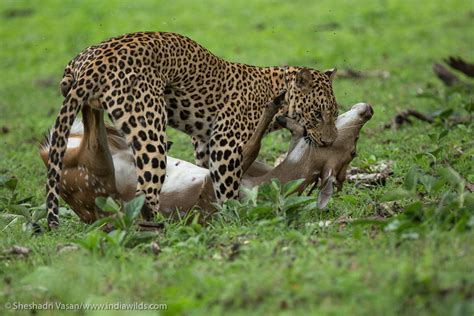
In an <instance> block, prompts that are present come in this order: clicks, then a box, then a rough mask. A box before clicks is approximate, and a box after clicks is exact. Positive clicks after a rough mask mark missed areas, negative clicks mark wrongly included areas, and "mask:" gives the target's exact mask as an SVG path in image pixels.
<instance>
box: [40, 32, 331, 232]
mask: <svg viewBox="0 0 474 316" xmlns="http://www.w3.org/2000/svg"><path fill="white" fill-rule="evenodd" d="M335 73H336V70H335V69H329V70H326V71H319V70H316V69H313V68H308V67H302V66H265V67H259V66H253V65H248V64H243V63H236V62H230V61H226V60H224V59H222V58H220V57H218V56H216V55H214V54H213V53H211V52H210V51H209V50H207V49H206V48H204V47H203V46H201V45H200V44H198V43H197V42H195V41H194V40H192V39H190V38H188V37H186V36H184V35H180V34H177V33H171V32H136V33H128V34H124V35H120V36H117V37H113V38H110V39H108V40H105V41H103V42H101V43H99V44H97V45H93V46H90V47H87V48H86V49H84V50H83V51H82V52H80V53H79V54H78V55H77V56H76V57H75V58H73V59H72V60H71V61H70V62H69V63H68V64H67V66H66V67H65V70H64V74H63V78H62V80H61V82H60V91H61V94H62V95H63V97H64V100H63V103H62V105H61V107H60V110H59V113H58V115H57V117H56V120H55V123H54V126H53V128H52V131H51V144H50V150H49V154H48V167H47V182H46V208H47V221H48V226H49V227H50V228H56V227H58V225H59V215H58V207H59V201H58V198H59V188H60V175H61V170H62V166H63V158H64V154H65V151H66V147H67V139H68V136H69V133H70V130H71V126H72V125H73V123H74V120H75V118H76V116H78V115H79V112H81V111H82V110H84V109H86V108H87V109H90V110H93V111H99V112H100V113H101V114H102V116H104V113H105V114H106V115H108V116H109V118H110V119H111V121H112V123H113V125H114V126H115V127H116V128H117V129H119V130H120V131H121V133H122V134H123V135H124V136H125V139H126V141H127V144H128V145H129V146H130V147H131V148H132V151H133V156H134V161H135V166H136V171H137V172H136V173H137V178H138V179H137V180H138V184H137V188H136V194H137V195H139V194H143V195H145V204H144V207H143V208H144V209H145V210H146V211H145V212H144V211H143V210H142V213H143V214H148V215H146V216H148V217H150V218H153V216H154V215H156V214H157V213H158V210H159V194H160V191H161V187H162V184H163V182H164V180H165V171H166V163H167V161H166V151H167V148H166V144H167V135H166V128H167V127H168V126H170V127H172V128H175V129H177V130H180V131H182V132H184V133H186V134H188V135H190V136H191V138H192V143H193V145H194V156H195V160H196V163H197V164H198V165H199V166H203V167H207V168H209V170H210V175H211V180H212V185H213V189H214V193H215V196H216V200H217V201H218V202H223V201H225V200H227V199H235V198H238V195H239V185H240V180H241V177H242V147H243V145H244V144H245V143H246V141H247V140H248V139H249V138H250V136H251V135H252V133H253V131H254V130H255V128H256V126H257V123H258V121H259V119H260V117H261V115H262V113H263V110H264V108H265V104H267V102H268V101H269V100H271V99H272V98H274V97H275V96H276V95H278V94H279V93H281V92H282V91H286V93H285V105H284V106H283V107H282V108H281V110H280V112H279V113H278V115H277V116H287V117H289V118H293V119H296V120H297V121H298V122H300V124H301V125H302V126H304V128H305V139H306V141H307V142H309V143H311V144H313V145H314V146H316V147H317V146H327V145H330V144H331V143H332V142H333V141H334V140H335V139H336V137H337V129H336V127H335V119H336V118H337V115H338V105H337V102H336V98H335V96H334V92H333V87H332V86H333V85H332V83H333V78H334V75H335ZM276 129H278V124H277V123H276V122H274V123H272V125H271V127H269V131H273V130H276Z"/></svg>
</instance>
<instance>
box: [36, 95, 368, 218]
mask: <svg viewBox="0 0 474 316" xmlns="http://www.w3.org/2000/svg"><path fill="white" fill-rule="evenodd" d="M283 102H284V92H283V93H281V94H280V95H278V96H277V97H275V99H273V100H272V101H270V102H269V103H268V104H267V107H266V109H265V111H264V113H263V115H262V117H261V119H260V121H259V123H258V125H257V128H256V130H255V133H254V134H253V135H252V137H251V138H250V139H249V140H248V142H247V143H245V144H244V145H243V146H241V150H242V156H243V172H244V173H243V177H242V181H241V186H243V187H246V188H252V187H254V186H257V185H260V184H262V183H266V182H269V181H271V180H272V179H278V180H280V182H281V183H282V184H284V183H287V182H289V181H292V180H297V179H304V181H303V183H302V184H301V185H300V187H299V188H298V190H297V191H298V192H302V191H304V190H305V189H306V188H307V187H308V186H309V185H311V184H315V183H320V185H319V187H320V192H319V195H318V207H319V208H325V207H326V206H327V204H328V202H329V200H330V198H331V196H332V194H333V186H334V185H337V187H338V189H341V188H342V184H343V183H344V181H345V177H346V170H347V168H348V166H349V164H350V162H351V161H352V160H353V159H354V157H355V156H356V145H357V140H358V138H359V134H360V130H361V128H362V126H363V125H364V124H365V123H366V122H367V121H368V120H370V118H371V117H372V115H373V109H372V106H371V105H369V104H367V103H358V104H355V105H354V106H352V108H351V109H350V110H349V111H347V112H346V113H344V114H341V115H339V117H338V118H337V120H336V127H337V129H338V136H337V138H336V140H335V141H334V143H333V144H332V145H331V146H326V147H316V146H314V145H313V144H311V142H309V141H308V140H307V135H306V133H307V132H306V130H305V128H304V127H302V126H301V125H300V124H299V123H298V122H297V121H295V120H293V119H290V118H287V117H278V118H277V119H276V121H277V123H278V124H280V125H282V126H283V127H286V128H287V129H289V130H290V132H291V134H292V136H291V140H290V144H289V148H288V153H287V157H286V158H285V159H284V160H283V161H282V162H281V163H280V164H278V165H277V166H276V167H271V166H269V165H267V164H264V163H262V162H259V161H256V160H255V159H256V158H257V156H258V153H259V151H260V148H261V140H262V138H263V136H264V135H265V134H266V131H267V130H268V126H269V125H270V123H271V122H272V121H273V119H274V116H275V115H276V113H277V112H278V110H279V109H280V108H281V106H282V103H283ZM49 139H50V134H47V135H46V136H45V139H44V140H43V142H42V144H41V146H40V156H41V158H42V160H43V162H44V164H45V166H47V160H48V151H49V145H50V143H49ZM67 146H68V147H67V150H66V153H65V156H64V162H63V163H64V167H63V171H62V175H61V186H60V195H61V197H62V198H63V199H64V200H65V202H66V203H67V204H68V205H69V206H70V207H71V208H72V210H73V211H74V212H75V213H76V214H77V215H78V216H79V218H80V219H81V220H82V221H83V222H85V223H93V222H94V221H96V220H97V219H99V218H101V217H104V216H108V215H110V214H108V213H106V212H104V211H103V210H101V209H99V208H98V207H97V206H96V204H95V199H96V198H97V197H99V196H110V197H112V198H114V199H118V200H121V201H125V202H126V201H129V200H131V199H133V198H134V197H135V189H136V179H137V178H136V174H135V164H134V160H133V153H132V149H130V148H129V147H128V145H127V143H126V141H125V138H124V137H123V135H122V134H121V133H120V132H119V131H118V130H116V129H115V128H114V127H112V126H109V125H107V124H105V123H104V120H103V113H102V111H100V110H96V109H92V108H90V107H86V108H85V109H84V110H83V122H82V123H81V122H80V121H76V122H75V123H74V125H73V127H72V131H71V133H70V136H69V140H68V145H67ZM168 146H170V144H168ZM168 149H169V148H168ZM167 159H168V163H167V170H166V180H165V182H164V184H163V188H162V191H161V194H160V199H161V204H160V213H161V214H163V215H164V216H171V215H172V214H173V213H174V212H176V211H178V212H179V213H180V214H184V213H186V212H188V211H189V210H191V209H192V208H193V207H195V206H198V207H199V208H201V209H202V210H206V211H209V212H211V213H212V211H213V210H214V207H213V203H214V202H216V201H217V199H216V198H215V196H214V191H213V188H212V181H211V177H210V173H209V170H208V169H206V168H202V167H199V166H197V165H195V164H192V163H190V162H187V161H185V160H181V159H177V158H173V157H171V156H168V157H167Z"/></svg>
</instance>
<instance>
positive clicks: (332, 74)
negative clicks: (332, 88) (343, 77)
mask: <svg viewBox="0 0 474 316" xmlns="http://www.w3.org/2000/svg"><path fill="white" fill-rule="evenodd" d="M336 72H337V69H336V68H332V69H328V70H326V71H324V74H325V75H326V76H328V77H329V80H331V82H332V81H333V79H334V77H335V76H336Z"/></svg>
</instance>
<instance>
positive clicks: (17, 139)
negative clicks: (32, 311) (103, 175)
mask: <svg viewBox="0 0 474 316" xmlns="http://www.w3.org/2000/svg"><path fill="white" fill-rule="evenodd" d="M472 10H473V8H472V5H471V4H470V3H469V2H468V1H462V0H459V1H454V0H453V1H343V0H332V1H313V2H310V1H302V0H300V1H252V2H249V1H245V2H244V1H242V2H237V1H232V2H231V1H219V0H214V1H206V2H201V1H184V0H175V1H166V2H165V1H161V2H157V1H151V0H150V1H72V0H67V1H65V0H62V1H53V0H49V1H2V2H1V4H0V37H1V39H2V40H1V49H0V127H6V128H7V129H8V130H9V132H8V133H2V134H0V174H2V175H7V176H16V177H17V178H18V179H19V187H18V193H19V196H20V197H27V196H33V204H35V205H38V204H41V203H43V200H44V183H45V179H46V172H45V168H44V166H43V164H42V162H41V160H40V158H39V155H38V150H37V143H38V142H39V140H40V139H41V137H42V133H44V132H45V131H46V129H47V128H48V127H49V126H50V125H51V124H52V123H53V121H54V119H55V115H56V114H57V112H58V110H59V106H60V104H61V102H62V97H61V96H60V93H59V86H58V83H59V81H60V79H61V77H62V71H63V68H64V66H65V65H66V64H67V62H68V61H69V60H70V59H71V58H73V57H74V56H75V55H76V54H78V53H79V52H80V51H81V50H82V49H83V48H85V47H87V46H89V45H91V44H95V43H97V42H99V41H101V40H104V39H106V38H109V37H112V36H115V35H118V34H122V33H128V32H134V31H140V30H155V31H172V32H178V33H181V34H185V35H187V36H189V37H191V38H193V39H195V40H196V41H198V42H199V43H201V44H202V45H204V46H205V47H206V48H208V49H210V50H211V51H212V52H214V53H215V54H216V55H218V56H221V57H223V58H225V59H227V60H231V61H238V62H244V63H250V64H255V65H261V66H270V65H285V64H290V65H302V66H309V67H313V68H317V69H326V68H332V67H337V68H339V69H346V68H353V69H356V70H361V71H367V70H374V69H382V70H386V71H388V72H390V77H389V78H387V79H380V78H367V79H363V80H350V79H343V78H338V79H336V81H335V83H334V90H335V94H336V97H337V100H338V102H339V103H340V104H341V112H342V111H344V110H347V109H348V108H350V106H351V105H352V104H354V103H357V102H360V101H364V102H369V103H371V104H372V105H373V106H374V109H375V115H374V117H373V119H372V120H371V121H370V122H369V123H368V124H367V125H366V126H365V127H364V129H363V131H362V135H361V138H360V141H359V145H358V153H359V157H358V158H357V159H356V160H354V162H353V165H356V166H363V165H367V164H370V163H373V162H374V161H378V160H392V161H393V162H394V163H393V171H394V173H393V175H392V176H391V177H390V179H389V180H388V182H387V184H386V185H385V186H380V187H377V188H373V189H367V188H358V187H355V186H354V185H353V184H346V185H345V188H344V189H343V191H342V192H341V193H339V194H338V195H336V196H335V197H334V198H333V199H332V201H331V202H330V204H329V207H328V210H327V211H320V210H312V211H311V212H307V213H305V216H304V217H302V218H300V219H299V220H297V222H296V223H293V224H291V225H287V224H286V223H285V222H282V221H277V220H271V219H266V220H248V221H239V220H227V221H219V220H218V219H216V220H215V221H213V222H212V223H210V224H209V225H207V226H205V227H203V226H199V225H184V224H180V223H172V224H170V225H168V227H167V229H166V230H165V231H164V232H163V233H162V234H161V235H160V236H159V237H157V238H156V242H157V243H158V244H159V245H160V247H161V253H160V254H159V256H156V255H154V254H153V253H151V252H150V251H149V250H148V246H147V245H146V244H142V245H141V246H139V247H136V248H134V249H127V250H117V251H107V252H106V253H105V254H103V255H100V254H91V253H89V252H87V251H85V250H79V251H74V252H58V250H57V246H58V245H61V244H65V243H68V242H72V241H75V240H79V239H82V238H84V236H86V229H87V227H86V225H84V224H82V223H80V222H79V220H78V219H77V218H75V217H73V216H69V217H65V218H64V219H63V220H62V223H61V227H60V228H59V229H58V230H57V231H55V232H51V233H46V234H42V235H40V236H37V237H31V236H30V234H27V233H25V232H23V230H22V223H21V221H20V222H17V223H15V224H14V225H11V226H9V227H8V228H7V229H3V227H5V225H6V224H7V221H6V220H5V219H0V251H3V250H5V249H7V248H9V247H11V246H12V245H20V246H25V247H28V248H30V249H31V250H32V252H31V254H30V255H28V256H27V257H26V258H20V257H7V256H5V255H1V254H0V256H2V257H0V258H1V259H2V260H1V261H0V276H1V278H0V306H3V305H4V304H5V303H6V302H14V301H17V302H22V303H31V302H36V303H41V302H45V301H59V302H62V303H80V302H91V303H96V302H112V303H113V302H147V303H165V304H168V310H167V311H166V312H163V313H164V314H224V313H225V314H242V315H244V314H245V315H246V314H248V313H249V312H251V313H259V314H275V313H282V314H288V315H294V314H307V313H309V312H312V313H315V314H329V315H332V314H334V315H346V314H357V315H367V314H369V315H380V314H383V315H394V314H409V315H432V314H438V315H447V314H452V315H467V314H472V313H474V303H473V297H474V269H473V264H472V263H473V262H474V252H473V251H474V242H473V241H474V238H473V232H472V230H467V231H465V232H459V231H458V230H453V229H445V228H443V226H437V225H433V226H428V228H427V229H424V230H422V231H421V232H420V233H419V234H418V235H416V236H413V235H406V234H405V235H404V234H397V233H395V232H386V231H385V230H383V229H381V228H380V227H379V226H377V225H362V226H360V225H350V224H346V225H342V224H341V225H336V224H334V225H330V226H329V227H321V226H320V225H319V222H320V221H326V220H332V221H334V220H336V219H338V218H341V217H351V218H365V217H368V216H373V215H377V214H379V213H380V212H381V211H380V203H381V198H382V197H383V196H384V195H385V194H386V193H389V192H393V191H395V190H396V189H397V188H399V187H400V186H401V185H402V183H403V181H404V180H403V179H404V177H405V174H406V173H407V172H408V171H409V170H410V168H411V166H412V165H414V164H415V165H417V166H418V168H419V169H420V170H422V171H423V172H425V173H433V172H434V171H433V170H434V169H436V168H437V167H438V166H441V165H447V164H449V165H451V166H452V167H453V168H455V169H456V170H457V171H458V172H459V173H460V174H461V175H462V176H463V177H464V178H466V179H469V180H470V181H471V182H473V179H474V175H473V172H474V170H473V169H474V168H473V164H472V161H473V153H472V146H473V136H474V132H473V127H472V122H470V123H467V124H463V125H457V126H450V127H447V125H446V124H437V125H429V124H425V123H420V122H415V123H414V124H413V125H411V126H406V127H404V128H402V129H400V130H396V131H395V130H391V129H384V125H385V124H386V123H387V122H388V121H389V120H390V119H391V118H392V117H393V115H394V114H395V113H397V112H398V111H399V110H403V109H406V108H414V109H417V110H419V111H423V112H426V113H434V112H435V111H437V110H440V109H442V108H443V107H445V106H449V107H451V108H453V109H454V110H455V112H457V113H461V114H466V112H465V111H464V112H463V109H462V108H461V105H463V104H468V103H472V102H473V100H472V93H471V94H463V93H461V94H459V93H458V94H454V95H453V96H452V97H451V98H450V100H448V102H440V101H439V100H437V99H434V98H419V97H417V95H418V94H419V93H420V92H422V91H425V92H426V91H428V92H430V93H432V94H437V93H439V94H440V95H444V93H445V88H444V87H443V86H442V84H441V83H440V82H439V81H438V80H437V79H436V78H435V76H434V75H433V72H432V69H431V67H432V64H433V63H434V62H439V61H440V60H441V59H442V58H444V57H446V56H448V55H459V56H463V57H464V58H466V59H468V60H469V61H471V62H473V61H474V54H473V52H474V36H473V35H472V34H474V18H473V11H472ZM461 77H462V76H461ZM462 78H463V79H465V80H467V81H469V79H466V78H465V77H462ZM471 83H472V80H471ZM471 90H472V88H471ZM446 128H449V134H448V135H447V136H446V137H445V138H443V140H442V146H443V147H442V148H443V149H442V155H441V156H442V159H438V160H437V162H436V164H435V165H433V164H430V160H429V158H426V157H425V158H420V157H419V156H417V154H419V153H423V152H428V151H433V150H435V149H436V148H438V146H439V144H438V142H437V141H433V140H432V137H431V135H438V134H439V133H440V132H442V131H443V130H445V129H446ZM169 134H170V135H171V139H172V140H173V141H174V145H173V148H172V151H171V154H172V155H173V156H177V157H181V158H185V159H188V160H192V148H191V145H190V141H189V137H188V136H186V135H183V134H181V133H178V132H176V131H173V130H171V131H170V133H169ZM288 139H289V138H288V134H287V133H285V132H278V133H275V134H272V135H270V136H268V137H267V138H266V139H265V141H264V148H263V149H262V152H261V157H262V159H264V160H267V161H272V160H273V159H274V158H275V157H276V156H277V155H278V154H280V153H282V152H284V151H285V150H286V142H287V140H288ZM459 150H461V151H463V152H465V154H459ZM469 150H471V151H469ZM5 194H7V192H6V190H3V191H0V196H2V195H5ZM401 203H402V204H403V203H405V202H403V201H402V202H401ZM410 236H411V237H410ZM236 244H237V245H239V248H238V249H239V250H238V251H235V247H236V246H235V245H236ZM232 249H234V250H232ZM0 313H3V310H2V307H0ZM24 313H28V312H24ZM46 313H52V312H46ZM110 313H113V312H110Z"/></svg>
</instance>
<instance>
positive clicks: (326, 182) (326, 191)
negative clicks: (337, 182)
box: [318, 171, 334, 209]
mask: <svg viewBox="0 0 474 316" xmlns="http://www.w3.org/2000/svg"><path fill="white" fill-rule="evenodd" d="M331 173H332V172H331V171H329V173H328V175H327V177H324V178H323V180H322V188H321V190H320V191H319V194H318V208H320V209H324V208H325V207H326V206H327V205H328V203H329V200H330V199H331V196H332V193H333V183H334V177H333V176H331Z"/></svg>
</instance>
